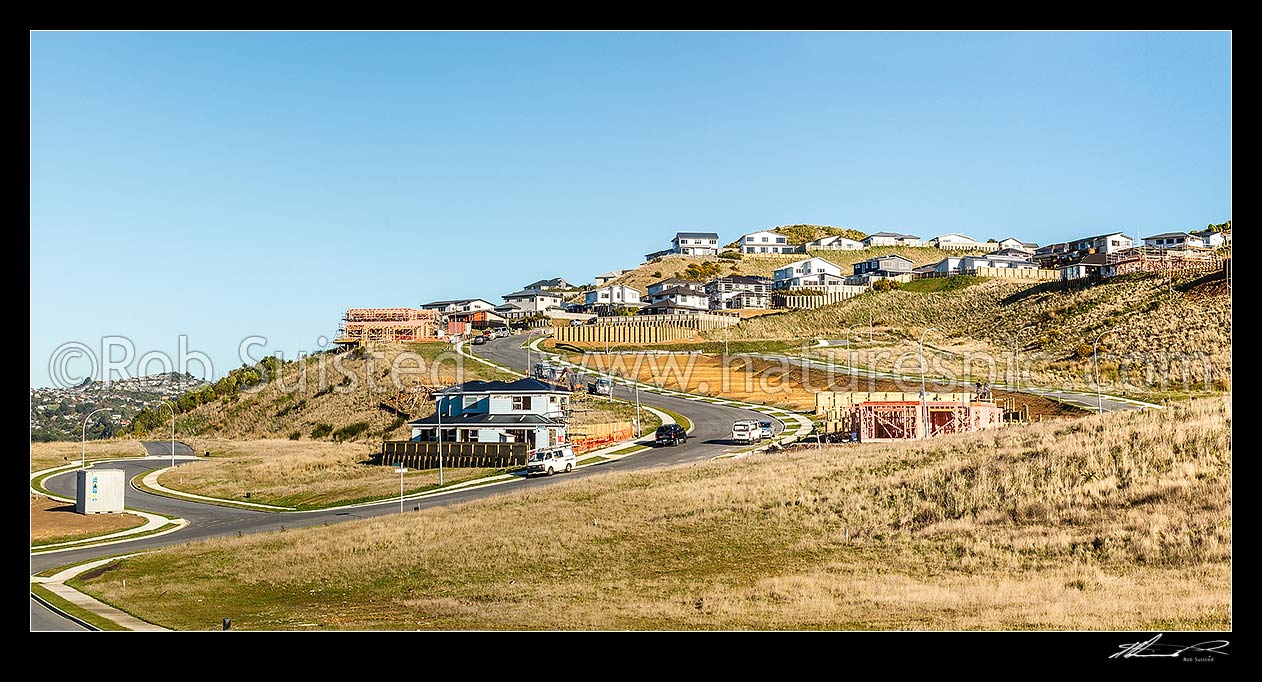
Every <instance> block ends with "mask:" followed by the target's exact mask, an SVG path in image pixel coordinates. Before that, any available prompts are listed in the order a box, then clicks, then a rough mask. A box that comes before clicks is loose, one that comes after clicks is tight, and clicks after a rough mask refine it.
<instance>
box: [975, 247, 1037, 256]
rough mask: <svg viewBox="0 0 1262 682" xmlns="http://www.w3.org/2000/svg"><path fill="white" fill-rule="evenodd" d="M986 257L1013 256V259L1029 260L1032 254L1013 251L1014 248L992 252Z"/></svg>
mask: <svg viewBox="0 0 1262 682" xmlns="http://www.w3.org/2000/svg"><path fill="white" fill-rule="evenodd" d="M986 255H987V256H1011V257H1013V258H1028V257H1029V255H1030V254H1029V252H1028V251H1022V250H1021V249H1013V248H1008V247H1005V248H1002V249H998V250H996V251H991V252H990V253H988V254H986Z"/></svg>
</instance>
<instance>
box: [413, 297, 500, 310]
mask: <svg viewBox="0 0 1262 682" xmlns="http://www.w3.org/2000/svg"><path fill="white" fill-rule="evenodd" d="M470 301H482V302H483V303H490V301H488V300H486V299H485V298H453V299H451V300H450V301H430V302H429V303H422V304H421V307H422V308H428V307H429V306H434V305H451V304H453V303H468V302H470Z"/></svg>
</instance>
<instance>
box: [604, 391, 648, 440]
mask: <svg viewBox="0 0 1262 682" xmlns="http://www.w3.org/2000/svg"><path fill="white" fill-rule="evenodd" d="M609 393H610V394H612V393H613V391H612V390H610V391H609ZM643 425H644V415H642V414H641V413H640V385H639V384H636V385H635V437H636V438H639V437H640V436H641V435H642V434H643V433H644V431H643V428H642V427H643Z"/></svg>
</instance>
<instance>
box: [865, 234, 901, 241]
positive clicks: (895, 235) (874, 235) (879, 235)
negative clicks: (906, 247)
mask: <svg viewBox="0 0 1262 682" xmlns="http://www.w3.org/2000/svg"><path fill="white" fill-rule="evenodd" d="M906 236H907V235H905V234H899V233H897V232H874V233H872V234H870V235H868V236H867V237H865V238H864V239H865V240H866V239H871V238H873V237H906Z"/></svg>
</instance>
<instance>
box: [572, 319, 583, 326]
mask: <svg viewBox="0 0 1262 682" xmlns="http://www.w3.org/2000/svg"><path fill="white" fill-rule="evenodd" d="M570 326H571V327H581V326H583V321H582V320H570Z"/></svg>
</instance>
